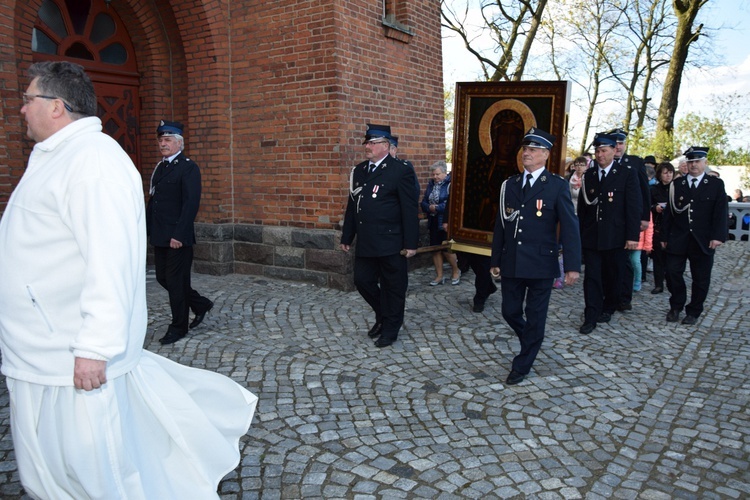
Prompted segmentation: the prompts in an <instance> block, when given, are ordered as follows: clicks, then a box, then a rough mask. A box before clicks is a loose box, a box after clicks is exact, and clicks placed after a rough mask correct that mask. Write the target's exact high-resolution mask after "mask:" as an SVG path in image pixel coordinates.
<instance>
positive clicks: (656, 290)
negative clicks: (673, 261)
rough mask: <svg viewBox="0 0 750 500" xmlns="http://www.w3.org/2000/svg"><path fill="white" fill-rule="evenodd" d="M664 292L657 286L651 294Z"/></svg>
mask: <svg viewBox="0 0 750 500" xmlns="http://www.w3.org/2000/svg"><path fill="white" fill-rule="evenodd" d="M663 291H664V287H663V286H657V287H655V288H654V289H653V290H651V293H652V294H654V295H656V294H657V293H662V292H663Z"/></svg>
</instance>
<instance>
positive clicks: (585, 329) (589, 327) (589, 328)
mask: <svg viewBox="0 0 750 500" xmlns="http://www.w3.org/2000/svg"><path fill="white" fill-rule="evenodd" d="M594 328H596V323H584V324H582V325H581V328H579V329H578V331H579V332H581V333H582V334H584V335H588V334H589V333H591V332H593V331H594Z"/></svg>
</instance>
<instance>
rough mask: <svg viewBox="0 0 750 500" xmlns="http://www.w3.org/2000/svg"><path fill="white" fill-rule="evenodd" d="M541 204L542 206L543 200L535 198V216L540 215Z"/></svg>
mask: <svg viewBox="0 0 750 500" xmlns="http://www.w3.org/2000/svg"><path fill="white" fill-rule="evenodd" d="M542 206H544V200H536V216H537V217H541V216H542Z"/></svg>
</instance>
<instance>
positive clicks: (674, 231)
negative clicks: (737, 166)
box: [661, 175, 729, 255]
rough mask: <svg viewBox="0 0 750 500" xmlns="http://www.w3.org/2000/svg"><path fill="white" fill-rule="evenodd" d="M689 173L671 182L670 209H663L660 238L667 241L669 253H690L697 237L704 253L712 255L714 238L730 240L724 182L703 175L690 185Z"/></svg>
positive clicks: (668, 204)
mask: <svg viewBox="0 0 750 500" xmlns="http://www.w3.org/2000/svg"><path fill="white" fill-rule="evenodd" d="M688 179H689V177H688V176H683V177H680V178H678V179H676V180H674V181H673V182H672V184H670V185H669V192H670V195H669V198H670V200H669V201H667V208H666V210H665V211H664V212H663V218H662V230H661V240H662V241H664V242H666V243H667V248H666V249H665V251H666V252H668V253H675V254H682V255H684V254H687V250H688V243H689V241H690V238H694V239H695V241H696V242H697V243H698V245H699V246H700V248H701V250H703V253H705V254H708V255H712V254H713V253H714V251H715V250H714V249H711V248H708V244H709V242H710V241H711V240H717V241H722V242H724V241H726V239H727V231H728V229H727V222H728V215H727V212H728V210H729V207H728V205H727V195H726V192H725V191H724V181H722V180H721V179H719V178H718V177H713V176H710V175H704V176H703V179H701V182H700V183H699V184H698V185H697V187H696V188H695V192H693V190H692V189H691V188H690V185H689V184H688Z"/></svg>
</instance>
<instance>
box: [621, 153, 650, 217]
mask: <svg viewBox="0 0 750 500" xmlns="http://www.w3.org/2000/svg"><path fill="white" fill-rule="evenodd" d="M619 163H620V165H621V166H625V167H628V166H629V167H630V168H632V169H633V170H635V172H636V173H637V174H638V185H639V186H640V188H641V220H642V221H649V220H651V186H649V185H648V174H647V173H646V164H645V163H643V159H642V158H641V157H640V156H635V155H625V156H623V157H622V158H620V161H619ZM615 164H617V162H615Z"/></svg>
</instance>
